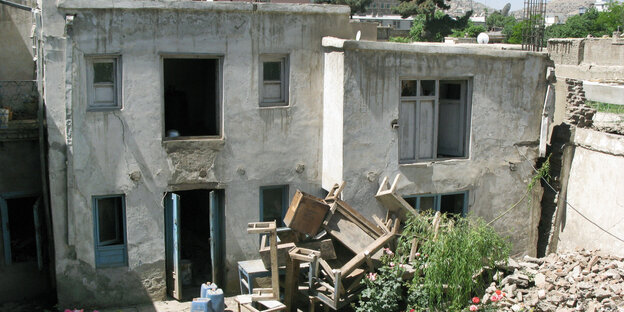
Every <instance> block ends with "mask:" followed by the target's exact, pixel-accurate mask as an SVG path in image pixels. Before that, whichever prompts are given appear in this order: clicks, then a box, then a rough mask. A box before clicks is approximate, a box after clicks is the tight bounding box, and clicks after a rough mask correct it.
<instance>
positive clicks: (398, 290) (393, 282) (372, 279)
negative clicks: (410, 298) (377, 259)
mask: <svg viewBox="0 0 624 312" xmlns="http://www.w3.org/2000/svg"><path fill="white" fill-rule="evenodd" d="M391 259H392V256H391V255H386V256H384V258H383V259H382V260H384V263H385V264H384V265H383V266H382V267H381V268H379V272H378V273H369V274H368V275H367V276H366V278H364V279H362V283H363V284H365V285H366V288H365V289H364V290H363V291H362V293H361V294H360V301H359V302H358V305H357V306H355V311H356V312H369V311H372V312H390V311H402V310H403V309H404V307H405V303H404V301H405V291H404V287H403V286H404V282H403V278H402V276H403V272H404V271H405V270H404V269H403V265H402V264H399V263H395V262H393V261H391Z"/></svg>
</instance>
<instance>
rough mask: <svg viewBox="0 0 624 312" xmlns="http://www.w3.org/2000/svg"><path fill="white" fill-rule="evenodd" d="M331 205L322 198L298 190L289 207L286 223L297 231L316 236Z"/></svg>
mask: <svg viewBox="0 0 624 312" xmlns="http://www.w3.org/2000/svg"><path fill="white" fill-rule="evenodd" d="M328 210H329V205H328V204H327V203H326V202H325V201H324V200H323V199H321V198H318V197H315V196H312V195H310V194H306V193H304V192H301V191H300V190H297V192H295V196H293V199H292V201H291V203H290V206H289V207H288V211H287V212H286V216H285V217H284V223H285V224H286V225H287V226H288V227H290V228H292V229H293V230H295V231H298V232H301V233H305V234H308V235H310V236H314V235H316V233H317V232H318V230H319V227H320V226H321V224H322V223H323V220H324V219H325V215H326V214H327V211H328Z"/></svg>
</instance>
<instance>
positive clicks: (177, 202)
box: [165, 190, 223, 300]
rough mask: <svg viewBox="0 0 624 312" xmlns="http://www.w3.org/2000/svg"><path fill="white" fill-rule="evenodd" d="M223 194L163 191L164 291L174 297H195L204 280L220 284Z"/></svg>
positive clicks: (196, 191) (202, 191)
mask: <svg viewBox="0 0 624 312" xmlns="http://www.w3.org/2000/svg"><path fill="white" fill-rule="evenodd" d="M222 193H223V192H222V191H219V190H190V191H178V192H174V193H167V194H166V197H167V201H166V207H165V222H166V233H165V248H166V268H167V290H168V292H169V294H170V295H171V296H172V297H174V298H175V299H178V300H187V299H189V300H190V299H192V298H193V297H197V296H198V295H199V293H200V288H201V284H202V283H205V282H212V283H217V285H218V286H219V287H223V285H220V282H221V278H220V274H218V273H220V272H221V271H222V270H221V269H220V266H221V261H220V260H221V258H222V255H223V252H222V250H221V249H222V240H223V233H222V231H223V229H222V227H221V224H223V222H222V221H223V219H222V218H223V204H222V203H223V201H222V200H221V199H220V197H221V196H222ZM170 199H171V200H170ZM173 272H175V274H173ZM178 277H179V279H178Z"/></svg>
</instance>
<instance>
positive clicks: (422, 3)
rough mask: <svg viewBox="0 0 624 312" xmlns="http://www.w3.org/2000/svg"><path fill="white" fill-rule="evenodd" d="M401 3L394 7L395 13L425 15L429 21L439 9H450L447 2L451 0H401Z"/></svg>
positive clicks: (406, 15) (404, 16) (402, 15)
mask: <svg viewBox="0 0 624 312" xmlns="http://www.w3.org/2000/svg"><path fill="white" fill-rule="evenodd" d="M399 1H400V3H399V5H398V6H396V7H395V8H394V9H393V12H394V13H397V14H400V15H401V17H403V18H406V17H410V16H413V15H424V16H425V19H426V20H427V21H429V20H432V19H434V17H435V13H436V11H437V10H448V9H450V8H451V7H450V6H449V5H448V4H446V2H449V1H450V0H399Z"/></svg>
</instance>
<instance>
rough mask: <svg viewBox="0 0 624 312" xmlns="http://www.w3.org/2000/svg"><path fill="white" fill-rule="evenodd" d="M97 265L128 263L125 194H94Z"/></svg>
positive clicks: (107, 265) (113, 265)
mask: <svg viewBox="0 0 624 312" xmlns="http://www.w3.org/2000/svg"><path fill="white" fill-rule="evenodd" d="M93 229H94V245H95V267H96V268H104V267H117V266H126V265H128V248H127V243H126V204H125V196H124V195H105V196H93Z"/></svg>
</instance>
